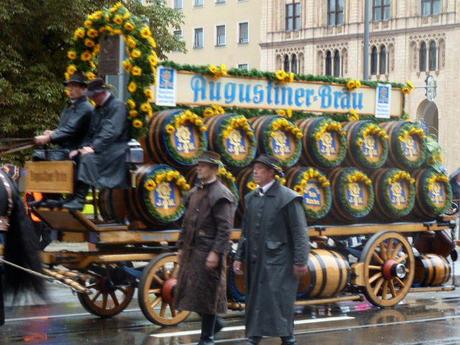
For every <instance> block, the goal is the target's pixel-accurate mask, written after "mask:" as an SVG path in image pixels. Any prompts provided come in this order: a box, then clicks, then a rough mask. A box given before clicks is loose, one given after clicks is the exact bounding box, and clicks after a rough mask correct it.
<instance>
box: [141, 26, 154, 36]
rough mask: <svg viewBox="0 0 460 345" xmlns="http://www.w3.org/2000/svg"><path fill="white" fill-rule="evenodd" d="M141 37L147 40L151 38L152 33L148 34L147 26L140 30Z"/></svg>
mask: <svg viewBox="0 0 460 345" xmlns="http://www.w3.org/2000/svg"><path fill="white" fill-rule="evenodd" d="M141 36H142V37H143V38H149V37H151V36H152V33H151V32H150V28H149V27H148V26H144V27H143V28H142V29H141Z"/></svg>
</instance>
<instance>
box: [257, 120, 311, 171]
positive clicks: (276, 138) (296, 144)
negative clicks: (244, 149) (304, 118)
mask: <svg viewBox="0 0 460 345" xmlns="http://www.w3.org/2000/svg"><path fill="white" fill-rule="evenodd" d="M250 122H251V123H252V127H253V128H254V130H255V133H256V138H257V143H258V149H259V153H264V154H268V155H270V156H273V157H276V158H277V159H278V160H279V161H280V163H281V165H283V166H284V167H291V166H293V165H294V164H296V163H297V161H298V160H299V158H300V153H301V150H302V142H301V139H302V132H301V131H300V129H299V128H297V126H296V125H294V124H293V123H292V122H290V121H288V120H286V119H285V118H283V117H281V116H259V117H256V118H253V119H251V120H250Z"/></svg>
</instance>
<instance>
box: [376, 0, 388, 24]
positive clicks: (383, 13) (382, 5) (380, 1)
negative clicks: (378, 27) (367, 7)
mask: <svg viewBox="0 0 460 345" xmlns="http://www.w3.org/2000/svg"><path fill="white" fill-rule="evenodd" d="M373 13H374V16H373V17H374V21H376V22H380V21H382V20H388V19H390V0H374V5H373Z"/></svg>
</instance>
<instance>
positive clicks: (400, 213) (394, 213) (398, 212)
mask: <svg viewBox="0 0 460 345" xmlns="http://www.w3.org/2000/svg"><path fill="white" fill-rule="evenodd" d="M402 172H404V171H403V170H399V169H389V170H388V171H387V172H386V173H385V174H384V175H383V176H382V179H383V191H384V193H383V206H384V207H386V209H387V211H389V212H390V214H391V217H392V218H395V219H398V218H402V217H405V216H407V215H408V214H409V213H410V212H411V211H412V209H413V208H414V204H415V194H416V191H415V183H414V182H412V183H410V181H409V196H408V197H409V202H408V205H407V207H406V208H405V209H398V208H396V207H394V206H393V204H392V202H391V196H390V182H389V179H391V178H393V177H394V176H395V175H396V174H399V173H402ZM375 187H377V186H375Z"/></svg>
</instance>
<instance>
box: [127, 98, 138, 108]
mask: <svg viewBox="0 0 460 345" xmlns="http://www.w3.org/2000/svg"><path fill="white" fill-rule="evenodd" d="M126 104H127V105H128V107H129V108H130V109H135V108H136V102H134V100H133V99H132V98H130V99H128V100H127V101H126Z"/></svg>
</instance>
